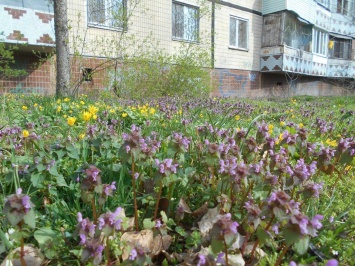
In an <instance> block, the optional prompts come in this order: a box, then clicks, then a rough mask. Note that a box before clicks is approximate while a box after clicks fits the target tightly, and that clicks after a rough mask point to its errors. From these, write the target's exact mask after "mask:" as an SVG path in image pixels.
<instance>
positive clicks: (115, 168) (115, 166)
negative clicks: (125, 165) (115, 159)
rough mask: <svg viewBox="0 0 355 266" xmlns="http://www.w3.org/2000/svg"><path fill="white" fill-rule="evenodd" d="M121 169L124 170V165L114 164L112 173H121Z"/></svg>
mask: <svg viewBox="0 0 355 266" xmlns="http://www.w3.org/2000/svg"><path fill="white" fill-rule="evenodd" d="M121 168H122V164H118V163H114V164H112V171H114V172H118V171H120V170H121Z"/></svg>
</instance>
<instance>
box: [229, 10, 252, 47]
mask: <svg viewBox="0 0 355 266" xmlns="http://www.w3.org/2000/svg"><path fill="white" fill-rule="evenodd" d="M232 20H235V42H234V43H232V39H231V32H232V25H231V23H232ZM240 21H243V22H245V23H246V47H241V46H239V35H238V34H239V32H238V28H239V23H240ZM228 36H229V48H231V49H237V50H242V51H249V19H245V18H241V17H238V16H234V15H230V16H229V32H228Z"/></svg>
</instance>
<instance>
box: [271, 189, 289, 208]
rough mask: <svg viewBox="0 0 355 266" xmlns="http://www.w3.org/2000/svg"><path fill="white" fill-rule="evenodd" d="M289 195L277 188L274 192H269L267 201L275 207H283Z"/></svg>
mask: <svg viewBox="0 0 355 266" xmlns="http://www.w3.org/2000/svg"><path fill="white" fill-rule="evenodd" d="M290 199H291V197H290V196H289V195H288V194H286V192H284V191H282V190H279V191H276V192H271V194H270V197H269V198H268V200H267V202H268V203H269V204H274V205H275V206H277V207H283V208H284V207H285V206H286V204H287V203H288V202H289V201H290Z"/></svg>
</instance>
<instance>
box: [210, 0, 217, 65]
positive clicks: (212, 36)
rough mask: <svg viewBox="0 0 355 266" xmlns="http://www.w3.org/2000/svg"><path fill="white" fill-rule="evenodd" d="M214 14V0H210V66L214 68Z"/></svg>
mask: <svg viewBox="0 0 355 266" xmlns="http://www.w3.org/2000/svg"><path fill="white" fill-rule="evenodd" d="M215 16H216V0H212V18H211V68H214V42H215V40H214V34H215Z"/></svg>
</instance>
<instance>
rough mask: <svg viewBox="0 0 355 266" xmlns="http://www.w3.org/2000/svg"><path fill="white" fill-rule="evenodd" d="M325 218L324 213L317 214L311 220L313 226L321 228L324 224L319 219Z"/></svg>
mask: <svg viewBox="0 0 355 266" xmlns="http://www.w3.org/2000/svg"><path fill="white" fill-rule="evenodd" d="M323 218H324V217H323V215H320V214H316V215H315V216H314V217H313V218H312V220H311V225H312V226H313V228H315V229H321V228H322V226H323V225H322V223H321V222H320V221H319V220H323Z"/></svg>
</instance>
